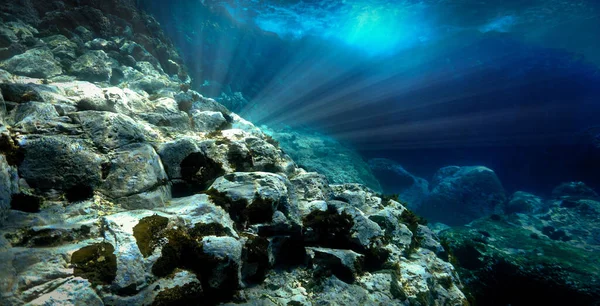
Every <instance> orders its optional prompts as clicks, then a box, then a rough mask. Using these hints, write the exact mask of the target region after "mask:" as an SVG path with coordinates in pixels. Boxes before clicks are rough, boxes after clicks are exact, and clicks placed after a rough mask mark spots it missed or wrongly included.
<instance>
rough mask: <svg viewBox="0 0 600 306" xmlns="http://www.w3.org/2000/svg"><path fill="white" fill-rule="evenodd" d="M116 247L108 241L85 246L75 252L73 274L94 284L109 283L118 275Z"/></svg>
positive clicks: (72, 261)
mask: <svg viewBox="0 0 600 306" xmlns="http://www.w3.org/2000/svg"><path fill="white" fill-rule="evenodd" d="M114 251H115V248H114V247H113V245H112V244H110V243H108V242H101V243H96V244H92V245H89V246H86V247H83V248H81V249H79V250H77V251H75V252H74V253H73V255H72V256H71V264H72V265H73V268H74V269H73V275H75V276H78V277H82V278H85V279H87V280H89V281H90V282H91V283H92V284H94V285H108V284H110V283H112V282H113V281H114V280H115V278H116V277H117V257H116V256H115V254H113V252H114Z"/></svg>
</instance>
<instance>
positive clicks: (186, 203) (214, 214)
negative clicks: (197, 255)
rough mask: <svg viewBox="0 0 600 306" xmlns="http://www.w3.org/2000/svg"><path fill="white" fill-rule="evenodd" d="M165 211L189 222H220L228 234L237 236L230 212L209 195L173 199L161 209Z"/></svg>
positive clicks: (208, 223)
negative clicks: (213, 200)
mask: <svg viewBox="0 0 600 306" xmlns="http://www.w3.org/2000/svg"><path fill="white" fill-rule="evenodd" d="M161 211H164V212H165V213H169V214H172V215H176V216H179V217H180V218H182V219H183V220H185V221H186V222H187V223H189V224H204V225H210V224H218V225H219V226H221V227H222V228H223V229H225V231H226V232H227V234H228V235H230V236H232V237H237V233H236V231H235V224H234V222H233V220H231V217H230V216H229V213H228V212H227V211H225V210H224V209H223V208H222V207H219V206H216V205H215V204H213V203H212V202H211V201H210V200H209V197H208V195H205V194H196V195H193V196H189V197H183V198H178V199H173V200H171V202H170V204H169V206H166V207H164V208H162V209H161Z"/></svg>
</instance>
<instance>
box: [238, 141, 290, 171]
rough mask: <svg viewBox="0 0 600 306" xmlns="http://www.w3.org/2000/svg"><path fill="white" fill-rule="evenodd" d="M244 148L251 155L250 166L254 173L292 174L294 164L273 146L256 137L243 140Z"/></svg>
mask: <svg viewBox="0 0 600 306" xmlns="http://www.w3.org/2000/svg"><path fill="white" fill-rule="evenodd" d="M244 142H245V144H246V147H247V148H248V150H250V154H251V155H252V164H253V167H252V168H253V169H254V170H255V171H266V172H284V173H286V174H289V173H292V172H293V171H294V170H295V166H296V165H295V164H294V162H293V161H292V160H291V158H289V157H288V156H287V155H285V154H284V153H283V152H282V151H281V150H280V149H279V148H277V147H275V146H274V145H273V144H270V143H269V142H267V141H265V140H264V139H262V138H258V137H247V138H245V139H244Z"/></svg>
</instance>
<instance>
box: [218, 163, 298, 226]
mask: <svg viewBox="0 0 600 306" xmlns="http://www.w3.org/2000/svg"><path fill="white" fill-rule="evenodd" d="M208 194H209V195H210V197H211V200H212V201H213V202H214V203H215V204H216V205H219V206H221V207H223V208H224V209H225V210H226V211H228V212H229V214H230V216H231V218H232V219H233V220H234V221H235V222H237V223H238V224H241V225H242V226H243V227H245V226H247V225H249V224H258V223H270V222H272V221H274V216H275V212H276V211H278V210H283V211H284V212H285V213H289V211H286V207H287V205H288V189H287V180H286V179H285V178H284V177H282V176H280V175H277V174H273V173H266V172H236V173H231V174H227V175H225V176H222V177H219V178H218V179H217V180H216V181H215V182H214V183H213V184H212V185H211V187H210V189H209V190H208Z"/></svg>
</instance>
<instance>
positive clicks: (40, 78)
mask: <svg viewBox="0 0 600 306" xmlns="http://www.w3.org/2000/svg"><path fill="white" fill-rule="evenodd" d="M2 12H3V13H2V22H1V23H0V29H1V32H0V33H1V34H2V40H1V42H2V45H0V48H2V50H1V51H2V56H3V58H2V62H0V67H1V68H2V70H0V90H1V96H0V97H1V99H0V101H1V102H0V105H2V106H3V107H4V108H5V110H4V109H3V110H2V121H1V126H0V153H1V154H0V181H1V183H2V184H1V185H0V216H1V220H2V221H0V294H1V299H0V303H1V304H5V305H23V304H26V305H83V304H85V305H90V306H91V305H210V304H220V303H227V304H245V305H257V304H258V305H315V304H324V303H329V304H334V305H335V304H338V305H350V304H361V305H466V304H467V300H466V298H465V295H464V294H463V293H462V291H461V288H462V285H461V283H460V281H459V279H458V276H457V273H456V272H455V270H454V268H453V267H452V265H451V264H450V263H449V262H447V254H446V252H445V251H444V249H443V248H442V246H441V245H440V243H439V241H438V239H437V238H436V236H435V235H434V234H433V233H432V232H431V230H430V229H429V228H428V227H427V226H425V225H423V224H419V219H418V218H417V217H416V216H414V215H413V214H412V213H411V212H410V211H408V210H407V209H406V208H405V207H404V206H403V205H402V204H400V203H398V202H395V201H391V200H382V199H381V198H379V197H377V196H376V195H375V194H374V193H373V192H372V191H371V190H370V189H368V188H366V187H363V186H362V185H358V184H337V185H336V184H330V183H329V182H328V180H327V179H326V178H325V177H324V176H323V175H321V174H318V173H316V172H307V171H305V170H303V169H301V168H299V167H297V166H296V164H295V163H294V162H293V160H292V159H291V158H290V157H289V156H288V155H286V154H285V153H284V152H283V151H282V150H281V149H280V148H279V147H278V146H277V145H276V144H274V143H272V142H271V141H270V139H269V138H268V137H267V136H266V135H265V134H263V132H261V130H260V129H258V128H256V127H255V126H253V125H252V124H251V123H250V122H248V121H245V120H244V119H242V118H240V117H239V116H238V115H236V114H235V113H232V112H230V111H229V110H227V109H226V108H225V107H223V106H222V105H220V104H219V103H217V102H215V101H214V100H211V99H206V98H204V97H202V96H201V95H200V94H198V93H197V92H195V91H193V90H190V89H189V87H188V85H187V83H186V82H187V81H189V80H188V79H187V77H186V75H185V69H184V68H183V67H182V66H181V65H180V64H179V60H178V57H177V56H176V54H175V53H174V51H173V49H172V48H171V47H170V45H169V43H168V42H167V40H166V39H164V37H163V36H162V34H161V33H160V31H159V29H158V27H157V26H156V23H155V22H153V20H152V19H151V18H149V17H147V16H145V15H144V14H141V13H139V12H138V11H137V10H136V9H135V7H134V6H133V2H131V1H93V0H89V1H86V0H82V1H51V2H44V1H35V0H34V1H8V2H7V3H6V5H3V7H2Z"/></svg>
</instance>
